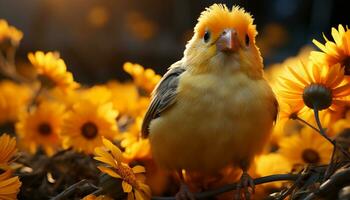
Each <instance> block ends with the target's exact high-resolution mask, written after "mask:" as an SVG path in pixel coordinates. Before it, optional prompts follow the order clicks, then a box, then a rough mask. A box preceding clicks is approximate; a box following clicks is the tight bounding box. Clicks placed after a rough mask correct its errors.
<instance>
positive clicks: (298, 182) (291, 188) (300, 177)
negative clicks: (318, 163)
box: [276, 169, 308, 200]
mask: <svg viewBox="0 0 350 200" xmlns="http://www.w3.org/2000/svg"><path fill="white" fill-rule="evenodd" d="M306 171H307V169H305V170H303V171H302V172H301V173H299V174H298V175H299V177H298V178H297V179H296V180H295V181H294V184H293V185H292V186H291V187H289V188H288V189H287V190H286V191H284V192H283V193H282V194H281V195H280V196H279V197H278V198H276V200H283V199H285V198H286V197H287V196H289V195H290V194H291V193H292V192H293V191H294V189H295V188H296V187H297V186H298V185H299V184H300V182H301V181H302V180H303V179H304V178H305V176H306V175H308V173H307V172H306Z"/></svg>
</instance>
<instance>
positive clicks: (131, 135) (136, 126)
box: [120, 117, 152, 161]
mask: <svg viewBox="0 0 350 200" xmlns="http://www.w3.org/2000/svg"><path fill="white" fill-rule="evenodd" d="M142 120H143V119H142V117H137V118H136V119H135V122H134V123H133V124H131V125H130V126H129V127H128V130H127V131H126V132H125V133H123V134H122V135H121V143H120V145H121V146H122V147H123V148H124V149H125V150H124V152H123V156H124V158H125V159H127V160H128V161H132V160H147V159H151V158H152V155H151V145H150V143H149V140H148V139H141V138H140V135H141V134H140V132H141V130H140V128H141V124H142Z"/></svg>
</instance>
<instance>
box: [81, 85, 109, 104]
mask: <svg viewBox="0 0 350 200" xmlns="http://www.w3.org/2000/svg"><path fill="white" fill-rule="evenodd" d="M78 93H79V94H80V98H81V99H82V100H88V101H91V102H93V103H96V104H103V103H107V102H109V101H110V100H111V97H112V93H111V91H110V90H109V88H107V87H106V86H104V85H96V86H93V87H90V88H87V89H82V90H81V91H79V92H78Z"/></svg>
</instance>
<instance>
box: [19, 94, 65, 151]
mask: <svg viewBox="0 0 350 200" xmlns="http://www.w3.org/2000/svg"><path fill="white" fill-rule="evenodd" d="M64 112H65V107H64V106H63V105H62V104H60V103H56V102H49V101H46V102H43V103H41V104H40V105H39V106H38V107H37V108H34V109H32V110H30V111H29V113H24V114H23V115H22V116H21V117H20V120H19V122H17V123H16V133H17V134H18V139H19V144H20V147H22V148H24V149H26V150H28V151H29V152H30V153H35V152H36V151H37V148H38V147H42V148H43V149H44V150H45V152H46V153H47V154H48V155H52V154H54V153H55V152H56V151H57V150H58V149H59V147H60V146H61V139H60V136H59V134H60V132H61V127H62V123H63V116H64Z"/></svg>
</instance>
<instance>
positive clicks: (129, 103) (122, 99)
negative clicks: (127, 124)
mask: <svg viewBox="0 0 350 200" xmlns="http://www.w3.org/2000/svg"><path fill="white" fill-rule="evenodd" d="M106 86H107V87H108V88H109V89H110V91H111V93H112V97H111V101H112V103H113V106H114V108H115V109H116V110H118V111H119V112H120V114H121V115H128V116H133V117H137V116H139V115H141V114H144V112H146V109H147V107H148V105H149V102H150V98H148V97H143V96H141V95H139V92H138V89H137V86H136V85H135V84H133V83H120V82H117V81H110V82H108V83H107V85H106Z"/></svg>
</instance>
